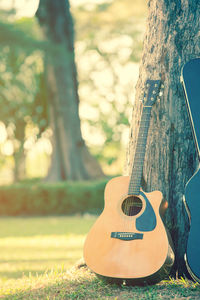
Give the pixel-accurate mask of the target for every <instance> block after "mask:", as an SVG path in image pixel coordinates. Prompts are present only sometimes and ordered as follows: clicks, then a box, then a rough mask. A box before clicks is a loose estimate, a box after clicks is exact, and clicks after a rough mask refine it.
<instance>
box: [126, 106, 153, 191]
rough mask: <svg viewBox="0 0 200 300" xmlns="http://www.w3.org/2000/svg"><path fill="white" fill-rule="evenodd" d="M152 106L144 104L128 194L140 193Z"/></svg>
mask: <svg viewBox="0 0 200 300" xmlns="http://www.w3.org/2000/svg"><path fill="white" fill-rule="evenodd" d="M151 109H152V106H143V110H142V116H141V120H140V127H139V132H138V138H137V145H136V150H135V156H134V160H133V167H132V172H131V176H130V182H129V188H128V194H129V195H139V193H140V187H141V180H142V173H143V165H144V157H145V151H146V143H147V136H148V130H149V123H150V117H151Z"/></svg>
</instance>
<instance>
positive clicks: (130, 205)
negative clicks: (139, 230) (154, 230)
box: [122, 196, 142, 216]
mask: <svg viewBox="0 0 200 300" xmlns="http://www.w3.org/2000/svg"><path fill="white" fill-rule="evenodd" d="M141 209H142V201H141V200H140V198H139V197H137V196H129V197H127V198H126V199H125V200H124V201H123V203H122V211H123V213H124V214H125V215H127V216H136V215H137V214H139V212H140V211H141Z"/></svg>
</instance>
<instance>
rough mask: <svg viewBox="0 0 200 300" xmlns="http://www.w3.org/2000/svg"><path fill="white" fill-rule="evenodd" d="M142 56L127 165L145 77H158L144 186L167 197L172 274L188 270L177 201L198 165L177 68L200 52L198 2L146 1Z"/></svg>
mask: <svg viewBox="0 0 200 300" xmlns="http://www.w3.org/2000/svg"><path fill="white" fill-rule="evenodd" d="M148 6H149V16H148V20H147V30H146V34H145V38H144V48H143V58H142V61H141V66H140V73H139V80H138V83H137V86H136V99H135V105H134V109H133V119H132V124H131V134H130V147H129V149H130V151H129V153H130V154H129V163H128V164H129V168H130V169H131V161H132V158H133V156H134V150H135V144H136V140H137V139H136V137H137V131H138V121H139V120H140V112H141V102H140V101H139V100H140V98H141V96H142V94H143V88H144V83H145V80H146V79H147V78H148V79H162V81H163V84H164V91H163V96H162V97H161V99H160V101H157V102H156V103H155V105H154V106H153V109H152V114H151V123H150V128H149V135H148V140H147V148H146V156H145V163H144V168H143V177H144V180H143V184H142V185H143V188H144V190H146V191H152V190H160V191H162V193H163V195H164V197H165V198H166V199H167V200H168V203H169V207H168V210H167V213H166V216H165V222H166V225H167V227H168V228H169V230H170V232H171V235H172V239H173V242H174V247H175V254H176V261H175V265H174V268H173V271H172V275H175V274H178V275H179V276H180V275H183V274H187V271H186V268H185V262H184V253H185V247H186V242H187V236H188V229H189V222H188V217H187V214H186V210H185V207H184V204H183V201H182V198H183V194H184V188H185V184H186V182H187V181H188V180H189V178H190V177H191V176H192V175H193V173H194V171H195V169H196V166H197V156H196V152H195V147H194V142H193V137H192V132H191V127H190V124H189V119H188V116H187V110H186V105H185V100H184V93H183V89H182V86H181V83H180V75H181V68H182V67H183V65H184V63H186V62H187V61H188V60H190V59H192V58H195V57H197V56H199V53H200V37H199V28H200V2H199V0H193V1H190V0H184V1H181V0H171V1H169V0H150V1H149V3H148Z"/></svg>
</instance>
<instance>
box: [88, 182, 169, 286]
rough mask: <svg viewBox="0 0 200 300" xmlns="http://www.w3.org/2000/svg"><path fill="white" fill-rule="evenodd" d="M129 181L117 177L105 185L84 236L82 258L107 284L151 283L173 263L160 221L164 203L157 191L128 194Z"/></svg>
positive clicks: (164, 208)
mask: <svg viewBox="0 0 200 300" xmlns="http://www.w3.org/2000/svg"><path fill="white" fill-rule="evenodd" d="M129 181H130V178H129V176H120V177H116V178H114V179H111V180H110V181H109V182H108V183H107V185H106V188H105V207H104V210H103V212H102V214H101V215H100V217H99V218H98V219H97V221H96V223H95V224H94V225H93V227H92V229H91V230H90V232H89V234H88V236H87V239H86V241H85V246H84V258H85V261H86V264H87V265H88V267H89V268H90V269H91V270H93V271H94V272H95V273H97V274H99V275H101V276H104V277H106V278H107V279H108V280H110V281H114V282H119V283H122V282H123V280H126V282H127V283H128V284H141V283H142V284H144V283H151V284H152V283H155V282H158V281H160V280H161V279H163V278H164V277H165V275H167V274H168V273H169V269H170V268H171V266H172V264H173V261H174V253H173V251H172V248H171V245H170V242H169V239H168V233H167V231H166V229H165V226H164V224H163V222H162V219H161V215H162V214H163V213H164V212H165V210H166V208H167V205H166V204H167V202H164V201H162V193H161V192H159V191H154V192H151V193H144V192H143V191H142V190H141V191H140V194H139V195H137V196H131V195H128V194H127V191H128V186H129ZM127 211H129V215H128V214H127Z"/></svg>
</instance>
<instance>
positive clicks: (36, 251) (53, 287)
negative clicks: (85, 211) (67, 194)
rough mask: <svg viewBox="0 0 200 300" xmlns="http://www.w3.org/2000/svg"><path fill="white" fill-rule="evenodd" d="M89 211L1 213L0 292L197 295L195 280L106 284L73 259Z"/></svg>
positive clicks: (24, 295)
mask: <svg viewBox="0 0 200 300" xmlns="http://www.w3.org/2000/svg"><path fill="white" fill-rule="evenodd" d="M94 221H95V218H94V217H87V218H86V217H85V218H83V217H79V216H74V217H38V218H37V217H35V218H14V217H9V218H0V298H3V299H56V300H57V299H115V300H121V299H126V300H129V299H156V300H157V299H191V300H193V299H200V285H198V284H196V283H193V282H191V281H189V280H184V279H179V280H172V279H170V280H168V281H162V282H161V283H159V284H157V285H153V286H146V287H127V286H116V285H109V284H106V283H104V282H102V281H101V280H99V279H98V278H97V277H96V276H95V275H94V274H93V273H91V272H90V271H89V270H88V269H87V268H85V267H81V268H79V267H78V266H77V265H76V263H77V261H78V260H79V259H80V258H81V257H82V247H83V243H84V239H85V235H86V233H87V232H88V230H89V228H90V227H91V225H92V224H93V223H94Z"/></svg>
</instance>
